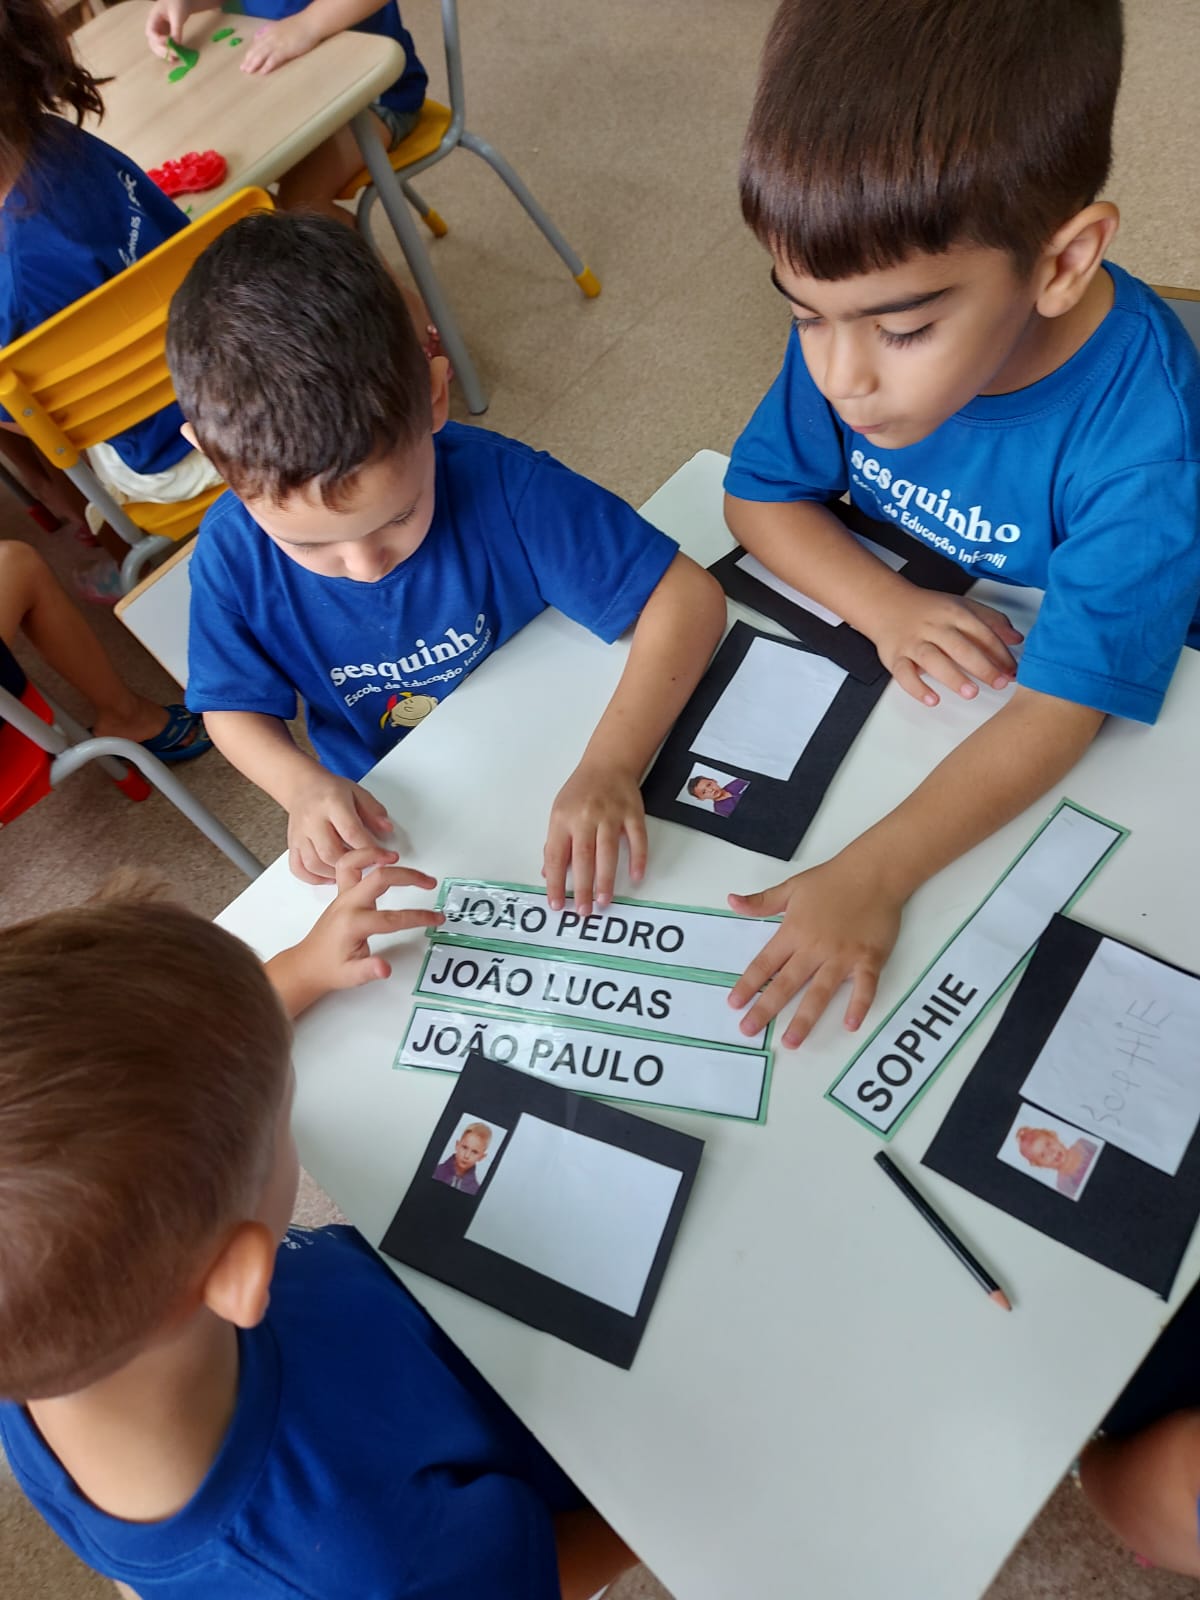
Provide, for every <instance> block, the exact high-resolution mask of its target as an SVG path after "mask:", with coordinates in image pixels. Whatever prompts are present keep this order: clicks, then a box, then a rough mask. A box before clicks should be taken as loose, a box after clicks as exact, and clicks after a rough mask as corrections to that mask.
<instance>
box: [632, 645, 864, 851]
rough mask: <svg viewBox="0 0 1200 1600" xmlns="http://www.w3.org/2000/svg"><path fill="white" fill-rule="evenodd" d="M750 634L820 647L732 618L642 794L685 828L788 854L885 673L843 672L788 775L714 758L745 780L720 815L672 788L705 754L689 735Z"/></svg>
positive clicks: (656, 812) (649, 806)
mask: <svg viewBox="0 0 1200 1600" xmlns="http://www.w3.org/2000/svg"><path fill="white" fill-rule="evenodd" d="M756 639H767V640H769V642H770V643H771V644H775V645H778V646H779V647H780V648H781V649H783V650H799V651H801V652H802V653H804V654H806V655H818V654H820V652H819V651H814V650H809V649H808V648H807V647H806V646H805V645H802V644H797V643H795V642H794V641H793V640H791V639H781V638H780V637H779V636H778V634H774V633H765V632H764V631H763V630H762V629H760V628H752V627H751V626H750V624H749V623H748V622H735V623H734V625H733V627H732V628H731V629H730V630H729V633H728V635H727V636H726V638H725V642H724V643H723V644H722V645H721V648H720V649H719V650H718V651H717V653H716V655H715V656H714V657H713V659H712V661H711V662H710V663H709V667H708V671H707V672H706V673H705V674H704V676H703V678H701V680H700V682H699V684H698V685H697V687H696V690H695V692H694V694H693V695H692V698H691V699H690V700H689V701H688V703H687V705H686V706H684V708H683V710H682V711H681V712H680V713H679V717H678V719H677V721H676V723H675V726H674V727H673V728H672V729H671V731H670V733H669V734H668V735H667V737H666V741H665V743H664V744H663V747H662V749H661V750H660V751H659V753H658V757H657V759H656V760H655V763H654V765H653V766H652V767H651V768H650V771H649V772H648V773H647V774H646V777H645V779H644V780H643V782H642V799H643V801H644V802H645V806H646V810H647V811H648V812H649V814H650V815H651V816H653V817H661V818H662V819H663V820H664V821H666V822H681V823H682V824H683V825H684V827H685V828H695V829H697V830H698V831H699V832H700V833H711V834H712V835H713V837H714V838H716V839H725V840H727V841H728V842H729V843H730V844H737V845H741V846H742V848H743V849H745V850H757V851H758V852H759V853H760V854H761V855H764V856H774V857H775V858H776V859H777V860H779V861H790V860H791V858H792V857H793V856H794V855H795V853H796V847H797V845H799V843H800V841H801V839H802V838H803V837H804V835H805V833H806V832H807V830H808V826H809V824H810V823H811V822H812V820H813V818H814V817H815V816H816V814H817V810H818V808H819V807H820V804H821V801H822V800H823V799H824V798H825V791H826V790H827V789H828V788H829V785H830V784H831V783H832V782H833V775H834V773H835V772H836V771H837V769H838V768H839V767H840V766H841V764H842V762H843V760H844V759H845V756H846V752H847V751H848V750H849V749H850V746H851V745H852V744H853V743H854V741H855V739H856V738H857V737H858V735H859V733H860V732H861V730H862V726H863V723H864V722H866V720H867V718H868V717H869V716H870V714H871V712H872V710H873V709H874V706H875V702H876V701H877V700H878V699H879V697H880V695H881V694H882V693H883V691H884V689H885V688H886V687H887V678H886V676H883V677H879V678H877V679H876V680H874V681H873V682H871V683H863V682H861V681H860V680H859V679H858V678H856V677H854V675H853V674H850V675H848V676H847V678H846V681H845V683H844V684H843V685H842V687H841V688H840V689H839V690H838V692H837V694H836V695H835V696H834V699H833V702H832V704H831V705H830V707H829V709H828V711H826V713H825V715H824V716H823V717H822V719H821V721H820V722H819V723H818V725H817V727H816V729H815V731H814V733H813V736H812V738H811V739H810V740H809V741H808V744H807V746H806V747H805V749H804V751H803V753H802V754H801V756H800V759H799V761H797V763H796V765H795V767H794V768H793V770H792V775H791V777H790V778H786V779H785V778H769V777H766V776H765V775H764V774H763V773H761V772H753V771H751V770H750V768H748V767H739V766H736V765H735V764H734V763H732V762H729V761H724V760H722V761H718V762H715V763H714V765H716V766H718V767H720V768H721V769H722V770H724V769H728V770H729V771H730V772H733V773H736V774H737V776H738V777H740V778H745V779H746V781H747V782H748V784H749V788H748V789H747V790H746V791H745V793H744V794H743V795H742V797H741V799H740V800H739V801H738V805H737V809H736V810H735V811H734V812H733V814H732V815H731V816H728V817H718V816H716V815H715V814H714V813H713V812H711V811H702V810H701V809H700V808H699V807H698V806H690V805H686V804H685V803H684V802H683V801H682V800H680V799H679V798H678V795H679V792H680V790H681V789H682V788H683V786H684V784H685V783H686V782H687V779H688V774H689V773H690V772H691V770H692V767H693V766H695V765H696V764H697V763H702V762H703V761H704V759H705V758H704V757H703V756H697V755H696V753H695V752H694V751H693V750H692V741H693V740H694V739H695V738H696V736H697V734H698V733H699V732H700V729H701V727H702V726H703V725H704V720H705V718H706V717H707V716H708V714H709V712H710V711H711V710H712V708H713V707H714V706H715V705H716V703H717V701H718V700H719V699H720V698H721V696H722V695H723V694H724V693H725V691H726V689H727V688H728V687H729V685H730V683H731V682H732V680H733V675H734V673H735V672H736V671H737V669H738V668H739V667H740V666H741V664H742V662H743V661H744V660H745V658H746V652H747V651H748V650H749V648H750V646H751V645H752V644H753V643H754V641H755V640H756ZM843 670H844V669H843Z"/></svg>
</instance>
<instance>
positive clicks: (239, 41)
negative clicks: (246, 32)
mask: <svg viewBox="0 0 1200 1600" xmlns="http://www.w3.org/2000/svg"><path fill="white" fill-rule="evenodd" d="M241 42H242V41H241V40H240V39H238V38H236V37H235V38H233V39H230V41H229V43H230V44H231V45H235V44H241Z"/></svg>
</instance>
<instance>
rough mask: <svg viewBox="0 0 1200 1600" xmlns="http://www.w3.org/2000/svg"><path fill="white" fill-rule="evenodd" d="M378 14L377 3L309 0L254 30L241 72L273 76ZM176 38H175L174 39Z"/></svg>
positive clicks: (348, 0)
mask: <svg viewBox="0 0 1200 1600" xmlns="http://www.w3.org/2000/svg"><path fill="white" fill-rule="evenodd" d="M378 10H379V0H312V3H311V4H310V5H307V6H305V7H304V10H303V11H297V12H296V13H295V15H294V16H291V17H284V18H283V20H282V21H281V22H268V23H266V24H265V25H264V26H263V27H261V28H256V29H255V30H254V37H253V39H252V40H251V41H250V47H249V49H248V50H247V51H246V54H245V56H244V57H243V58H242V71H243V72H274V70H275V68H276V67H281V66H282V65H283V64H284V62H285V61H291V60H293V59H294V58H295V57H296V56H303V55H307V54H308V52H309V51H310V50H314V49H315V48H316V47H317V45H319V44H320V43H321V41H322V39H328V38H330V37H331V36H332V35H333V34H335V33H344V32H345V31H346V29H347V28H352V27H353V26H354V24H355V23H356V22H361V21H362V20H363V18H364V17H369V16H370V15H371V14H372V12H375V11H378ZM176 37H178V35H177V36H176Z"/></svg>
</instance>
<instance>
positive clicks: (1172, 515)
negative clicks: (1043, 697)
mask: <svg viewBox="0 0 1200 1600" xmlns="http://www.w3.org/2000/svg"><path fill="white" fill-rule="evenodd" d="M1198 599H1200V462H1196V461H1192V460H1182V461H1158V462H1149V463H1145V464H1142V465H1139V466H1135V467H1129V468H1125V469H1124V470H1122V471H1120V472H1117V473H1113V474H1112V475H1110V476H1109V477H1106V478H1101V479H1099V481H1091V482H1086V483H1084V485H1083V486H1082V488H1081V490H1080V492H1079V493H1078V495H1077V496H1076V498H1075V503H1074V504H1073V505H1072V506H1071V507H1070V508H1069V515H1068V533H1067V536H1066V538H1065V539H1063V541H1062V542H1061V543H1060V544H1059V546H1058V547H1057V549H1056V550H1055V551H1054V552H1053V554H1052V555H1051V557H1050V563H1049V571H1048V575H1047V581H1046V595H1045V599H1044V600H1043V602H1042V608H1041V612H1040V613H1039V615H1038V619H1037V621H1036V623H1035V624H1034V626H1033V628H1032V629H1031V631H1030V634H1029V639H1028V642H1027V643H1026V645H1025V650H1024V653H1023V655H1022V659H1021V663H1020V666H1019V668H1018V671H1017V681H1018V682H1019V683H1023V684H1025V685H1026V686H1027V687H1028V688H1030V689H1038V690H1040V691H1041V692H1042V693H1043V694H1052V695H1057V696H1058V697H1059V698H1060V699H1063V700H1072V701H1075V702H1076V703H1077V704H1079V705H1085V706H1093V707H1094V708H1095V709H1096V710H1097V711H1104V712H1107V713H1109V714H1110V715H1112V716H1118V717H1130V718H1132V719H1133V720H1135V721H1137V722H1153V721H1154V720H1155V718H1156V717H1157V716H1158V713H1159V710H1160V708H1161V706H1162V701H1163V696H1164V695H1165V694H1166V691H1167V686H1168V684H1169V683H1170V681H1171V675H1172V673H1173V672H1174V671H1175V663H1176V662H1177V661H1178V659H1179V653H1180V651H1181V650H1182V648H1183V646H1184V643H1185V642H1186V639H1187V635H1188V629H1189V626H1190V625H1191V622H1192V618H1193V616H1194V615H1195V613H1196V606H1197V600H1198Z"/></svg>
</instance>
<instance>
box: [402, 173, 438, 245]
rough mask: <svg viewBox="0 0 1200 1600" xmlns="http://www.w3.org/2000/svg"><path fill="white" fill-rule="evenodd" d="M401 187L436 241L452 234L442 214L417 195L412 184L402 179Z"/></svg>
mask: <svg viewBox="0 0 1200 1600" xmlns="http://www.w3.org/2000/svg"><path fill="white" fill-rule="evenodd" d="M400 187H401V189H402V190H403V191H404V198H405V199H406V200H407V201H408V203H409V205H410V206H411V207H412V208H413V210H414V211H415V212H416V213H417V215H418V216H419V217H420V219H421V221H422V222H423V223H424V224H425V226H426V227H427V228H428V229H429V231H430V233H431V234H432V235H433V237H434V238H435V239H444V238H445V237H446V235H447V234H448V233H449V232H450V229H449V228H448V227H447V226H446V224H445V222H444V221H443V220H442V218H441V216H440V214H439V213H438V212H436V211H435V210H434V209H433V207H432V206H431V205H430V204H429V202H428V200H425V199H423V198H422V196H421V195H419V194H418V193H417V191H416V190H415V189H414V188H413V186H412V184H411V183H409V182H408V181H407V180H406V179H404V178H401V179H400Z"/></svg>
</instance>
